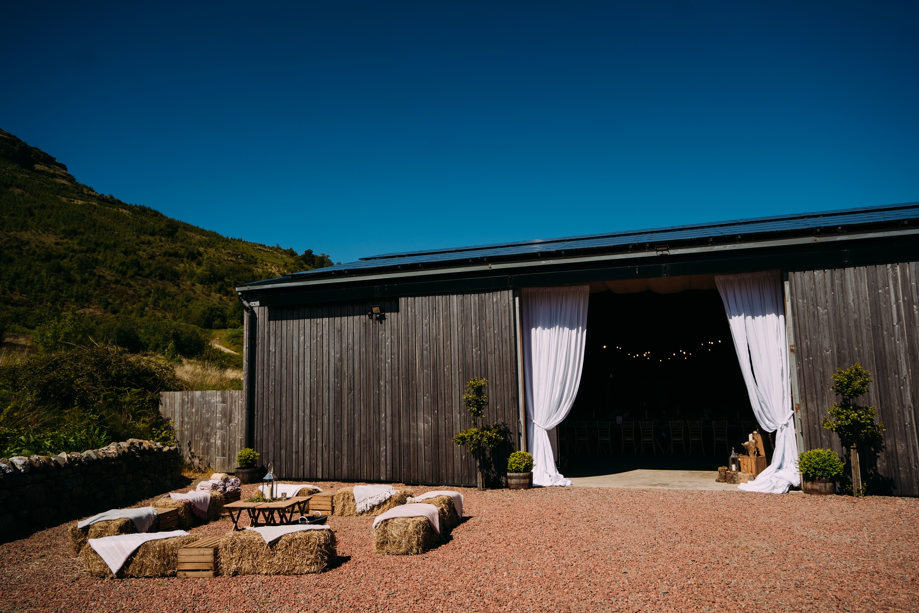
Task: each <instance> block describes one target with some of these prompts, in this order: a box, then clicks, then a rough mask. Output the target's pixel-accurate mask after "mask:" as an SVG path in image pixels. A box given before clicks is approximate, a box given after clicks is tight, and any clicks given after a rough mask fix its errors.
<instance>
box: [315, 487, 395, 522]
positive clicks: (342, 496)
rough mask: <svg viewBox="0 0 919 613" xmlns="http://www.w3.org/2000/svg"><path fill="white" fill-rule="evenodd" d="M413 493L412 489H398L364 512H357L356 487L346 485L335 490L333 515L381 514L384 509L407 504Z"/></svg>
mask: <svg viewBox="0 0 919 613" xmlns="http://www.w3.org/2000/svg"><path fill="white" fill-rule="evenodd" d="M411 495H412V491H411V490H396V491H395V493H394V494H393V495H392V496H390V497H389V498H388V499H387V500H385V501H384V502H382V503H380V504H378V505H376V506H374V507H371V508H370V509H368V510H367V511H364V512H363V513H358V512H357V504H356V502H355V500H354V488H350V487H346V488H342V489H340V490H337V491H336V492H335V495H334V496H333V497H332V514H333V515H347V516H355V515H379V514H380V513H382V512H383V511H388V510H390V509H391V508H393V507H398V506H399V505H403V504H405V503H406V502H407V501H408V499H409V497H410V496H411Z"/></svg>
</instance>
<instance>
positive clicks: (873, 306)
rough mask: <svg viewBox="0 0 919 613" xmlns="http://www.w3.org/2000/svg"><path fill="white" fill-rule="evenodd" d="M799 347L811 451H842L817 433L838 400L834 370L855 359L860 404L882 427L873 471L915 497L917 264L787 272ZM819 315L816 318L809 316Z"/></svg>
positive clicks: (918, 448) (918, 450)
mask: <svg viewBox="0 0 919 613" xmlns="http://www.w3.org/2000/svg"><path fill="white" fill-rule="evenodd" d="M789 280H790V281H791V283H790V287H791V288H792V289H791V291H792V296H791V304H792V308H793V311H794V326H795V329H794V334H795V338H796V342H797V345H798V357H799V368H798V370H797V371H796V376H797V377H798V383H799V385H800V389H801V394H802V405H803V407H802V410H803V412H804V417H805V418H806V419H805V424H806V425H805V432H804V433H803V434H804V440H805V446H806V447H808V448H814V447H826V446H830V447H831V448H834V449H836V450H837V451H842V450H841V448H840V445H839V442H838V437H836V435H834V434H833V433H831V432H829V431H827V430H824V429H823V428H822V424H821V421H822V417H823V416H824V415H825V414H826V411H827V408H828V407H829V406H830V405H832V403H833V402H835V401H836V400H837V398H836V397H835V395H834V394H833V392H832V390H831V389H830V386H831V385H832V375H833V373H834V372H835V371H836V369H837V368H841V367H843V368H844V367H847V366H849V365H851V364H852V363H854V362H856V361H858V362H860V363H861V364H862V366H864V367H865V368H867V369H868V370H869V371H871V373H872V378H873V384H872V387H871V389H870V390H869V392H868V394H866V396H865V397H864V398H863V399H862V401H863V402H866V403H868V404H871V405H873V406H876V407H877V408H878V412H879V415H880V419H881V421H882V422H883V423H884V424H885V426H886V427H887V432H886V434H885V449H884V451H883V452H882V453H881V454H880V455H879V456H878V458H877V469H878V473H879V474H880V476H881V478H882V482H881V485H882V486H883V483H884V481H885V480H886V483H887V485H888V487H889V491H890V492H891V493H893V494H899V495H910V496H916V495H919V435H917V428H916V407H915V398H916V397H919V375H917V373H919V350H917V341H919V291H917V289H916V286H917V284H919V274H917V264H916V262H904V263H892V264H887V265H879V266H865V267H849V268H844V269H831V270H815V271H796V272H792V273H789ZM814 313H816V316H814V315H813V314H814Z"/></svg>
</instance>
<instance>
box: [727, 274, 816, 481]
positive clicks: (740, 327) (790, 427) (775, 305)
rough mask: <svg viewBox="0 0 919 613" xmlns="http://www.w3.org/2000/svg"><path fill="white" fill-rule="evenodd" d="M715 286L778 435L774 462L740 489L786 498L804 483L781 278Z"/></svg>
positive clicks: (759, 409) (746, 374)
mask: <svg viewBox="0 0 919 613" xmlns="http://www.w3.org/2000/svg"><path fill="white" fill-rule="evenodd" d="M715 285H716V286H717V287H718V291H719V293H720V294H721V300H722V302H724V310H725V312H726V313H727V316H728V322H729V324H730V327H731V336H732V337H733V338H734V349H735V350H736V351H737V360H738V362H740V370H741V372H743V378H744V382H745V383H746V384H747V393H748V394H749V395H750V404H751V405H752V406H753V413H754V414H755V415H756V420H757V421H758V422H759V425H760V426H761V427H762V428H763V430H766V431H767V432H776V437H775V452H774V454H773V456H772V462H771V463H770V464H769V466H768V467H767V468H766V470H764V471H763V472H761V473H760V474H759V475H758V476H757V477H756V479H755V480H753V481H751V482H749V483H742V484H741V485H739V486H738V487H740V489H743V490H747V491H750V492H770V493H776V494H783V493H785V492H787V491H788V488H789V487H790V486H792V485H795V486H797V485H799V484H800V482H801V478H800V475H799V474H798V444H797V442H796V441H795V426H794V411H793V409H792V406H791V379H790V374H789V372H788V343H787V340H786V337H785V308H784V303H783V302H782V283H781V278H780V277H779V273H778V272H775V271H771V272H758V273H749V274H739V275H724V276H716V277H715Z"/></svg>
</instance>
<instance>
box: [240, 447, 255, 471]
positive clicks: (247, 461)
mask: <svg viewBox="0 0 919 613" xmlns="http://www.w3.org/2000/svg"><path fill="white" fill-rule="evenodd" d="M258 457H259V455H258V452H257V451H256V450H255V449H252V448H251V447H245V448H243V449H240V450H239V453H238V454H236V465H237V466H238V467H240V468H255V465H256V464H258Z"/></svg>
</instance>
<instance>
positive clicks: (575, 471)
mask: <svg viewBox="0 0 919 613" xmlns="http://www.w3.org/2000/svg"><path fill="white" fill-rule="evenodd" d="M696 285H703V286H704V285H706V284H705V283H701V284H699V283H697V284H696ZM658 287H659V288H660V287H661V286H660V285H659V286H658ZM663 287H664V289H665V290H667V289H672V288H673V287H674V286H670V285H664V286H663ZM609 288H612V289H613V290H616V289H621V288H617V286H616V285H615V284H608V285H607V286H606V287H600V288H593V293H592V294H591V297H590V305H589V308H588V316H587V317H588V320H587V345H586V348H585V357H584V370H583V374H582V376H581V383H580V387H579V390H578V396H577V399H576V400H575V404H574V407H573V408H572V411H571V413H570V414H569V415H568V417H567V418H566V419H565V421H564V422H562V424H561V425H560V427H559V431H558V443H559V463H560V466H561V469H562V472H563V474H565V475H566V476H571V477H580V476H589V475H596V474H607V473H614V472H623V471H627V470H633V469H636V468H654V469H668V470H716V469H717V467H718V466H724V465H726V464H727V463H728V457H729V455H730V450H731V449H732V448H735V447H736V448H737V450H738V452H740V451H742V448H741V447H740V444H741V443H742V442H743V441H744V440H746V439H747V433H749V432H752V431H753V429H755V428H756V427H757V424H756V419H755V417H754V415H753V411H752V410H751V408H750V401H749V398H748V396H747V391H746V386H745V385H744V381H743V376H742V374H741V372H740V367H739V366H738V363H737V357H736V354H735V352H734V346H733V343H732V340H731V332H730V329H729V327H728V322H727V317H726V316H725V313H724V307H723V306H722V303H721V298H720V296H719V295H718V292H717V290H716V289H714V287H713V286H712V287H707V288H703V289H690V290H686V291H677V292H673V293H655V292H653V291H638V292H634V293H617V292H616V291H609ZM598 289H599V290H600V291H597V290H598ZM627 289H635V288H634V287H630V288H627Z"/></svg>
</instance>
